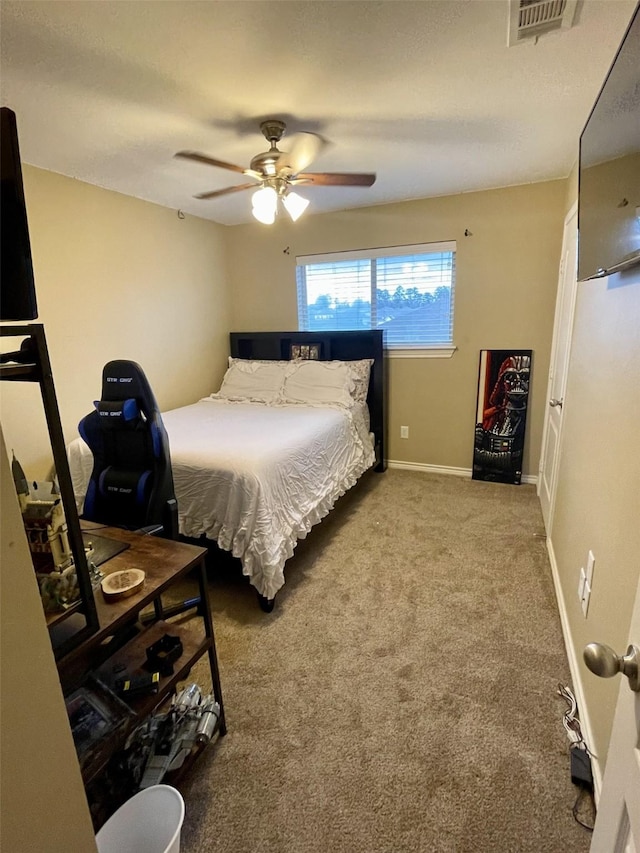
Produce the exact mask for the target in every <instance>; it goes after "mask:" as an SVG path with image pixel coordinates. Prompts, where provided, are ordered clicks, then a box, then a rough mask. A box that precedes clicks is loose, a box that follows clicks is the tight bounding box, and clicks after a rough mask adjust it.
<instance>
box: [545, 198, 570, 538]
mask: <svg viewBox="0 0 640 853" xmlns="http://www.w3.org/2000/svg"><path fill="white" fill-rule="evenodd" d="M577 215H578V202H577V200H576V201H575V202H574V203H573V204H572V205H571V208H570V209H569V211H568V213H567V214H566V216H565V218H564V225H563V232H562V248H561V250H560V266H559V271H558V289H557V292H556V307H555V314H554V319H553V337H552V339H551V358H550V361H549V376H548V379H547V392H546V397H545V415H544V424H543V428H542V443H541V445H540V460H539V463H538V480H537V484H536V494H537V496H538V500H540V491H541V488H542V475H543V465H544V458H545V453H546V449H547V442H548V440H549V417H550V414H551V410H550V408H549V404H548V401H549V399H550V397H551V390H552V385H553V380H554V378H555V366H556V362H557V355H558V352H557V350H558V345H559V341H560V321H561V316H562V305H563V297H564V288H565V287H566V286H569V287H570V288H571V293H570V310H569V313H568V316H567V322H568V324H569V328H568V330H567V336H566V347H567V357H566V359H565V366H564V377H563V378H562V388H563V396H564V391H565V390H566V386H567V376H568V374H569V361H570V355H571V340H572V336H573V326H574V318H575V312H576V300H577V295H578V280H577V269H578V267H577V243H576V275H575V276H573V277H572V278H571V279H570V281H568V282H566V281H565V276H564V273H565V270H564V264H565V257H566V254H567V237H568V234H567V226H568V224H569V222H570V221H571V220H572V219H573V218H574V217H576V230H575V239H576V241H577V239H578V229H577V224H578V223H577ZM563 423H564V413H562V414H561V417H560V425H559V429H558V437H557V442H556V455H555V459H554V467H555V472H554V479H553V488H552V492H551V497H550V501H549V517H548V519H547V521H546V523H545V530H546V534H547V537H549V536H550V534H551V529H552V527H553V514H554V512H555V499H556V492H557V486H558V476H557V471H558V462H559V458H560V454H561V452H562V429H563Z"/></svg>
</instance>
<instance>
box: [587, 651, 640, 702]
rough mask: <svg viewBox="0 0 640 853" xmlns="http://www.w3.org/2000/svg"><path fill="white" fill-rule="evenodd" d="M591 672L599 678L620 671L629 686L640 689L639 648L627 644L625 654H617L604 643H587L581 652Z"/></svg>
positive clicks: (607, 676) (610, 675) (609, 676)
mask: <svg viewBox="0 0 640 853" xmlns="http://www.w3.org/2000/svg"><path fill="white" fill-rule="evenodd" d="M582 656H583V658H584V662H585V663H586V665H587V666H588V667H589V669H590V670H591V672H593V673H594V674H595V675H599V676H600V678H611V677H612V676H613V675H617V673H619V672H621V673H622V674H623V675H626V676H627V678H628V679H629V687H630V688H631V689H632V690H636V691H640V649H639V648H638V646H629V648H628V649H627V653H626V655H617V654H616V653H615V652H614V650H613V649H612V648H611V647H610V646H605V644H604V643H589V645H588V646H585V648H584V652H583V653H582Z"/></svg>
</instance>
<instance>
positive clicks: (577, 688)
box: [547, 537, 602, 806]
mask: <svg viewBox="0 0 640 853" xmlns="http://www.w3.org/2000/svg"><path fill="white" fill-rule="evenodd" d="M547 551H548V553H549V562H550V563H551V574H552V577H553V585H554V587H555V591H556V600H557V602H558V610H559V612H560V623H561V625H562V635H563V637H564V645H565V649H566V652H567V659H568V661H569V670H570V671H571V682H572V684H573V695H574V696H575V697H576V702H577V703H578V715H579V717H580V729H581V731H582V736H583V738H584V740H585V742H586V744H587V746H588V747H589V749H591V748H592V745H593V731H592V728H591V722H590V719H589V712H588V709H587V703H586V701H585V698H584V690H583V688H582V678H581V676H580V667H579V665H578V651H577V649H576V647H575V645H574V642H573V637H572V636H571V630H570V628H569V617H568V615H567V608H566V605H565V600H564V595H563V594H562V587H561V585H560V577H559V574H558V563H557V561H556V555H555V552H554V550H553V543H552V542H551V540H550V539H549V537H547ZM591 772H592V774H593V788H594V798H595V802H596V806H597V805H598V802H599V800H600V791H601V789H602V767H601V766H600V761H599V759H598V757H597V756H596V755H592V756H591Z"/></svg>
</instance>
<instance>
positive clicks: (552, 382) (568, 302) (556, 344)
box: [538, 204, 640, 853]
mask: <svg viewBox="0 0 640 853" xmlns="http://www.w3.org/2000/svg"><path fill="white" fill-rule="evenodd" d="M577 249H578V206H577V204H576V205H574V206H573V208H572V209H571V211H570V212H569V214H568V215H567V218H566V219H565V222H564V235H563V238H562V254H561V257H560V273H559V276H558V295H557V297H556V314H555V320H554V324H553V341H552V344H551V364H550V368H549V384H548V389H547V413H546V416H545V422H544V430H543V434H542V450H541V453H540V471H539V476H538V497H539V499H540V506H541V507H542V517H543V519H544V526H545V529H546V531H547V536H548V535H549V534H550V533H551V525H552V523H553V507H554V499H555V492H556V485H557V474H558V458H559V453H558V451H559V448H560V434H561V430H562V406H563V403H564V389H565V386H566V382H567V373H568V369H569V352H570V349H571V333H572V331H573V315H574V311H575V304H576V289H577V280H576V276H577ZM638 853H640V851H638Z"/></svg>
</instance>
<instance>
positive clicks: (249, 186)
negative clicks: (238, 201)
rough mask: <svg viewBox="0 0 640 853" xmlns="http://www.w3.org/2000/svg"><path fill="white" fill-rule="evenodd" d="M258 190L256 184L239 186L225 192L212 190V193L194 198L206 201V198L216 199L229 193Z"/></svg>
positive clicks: (228, 188)
mask: <svg viewBox="0 0 640 853" xmlns="http://www.w3.org/2000/svg"><path fill="white" fill-rule="evenodd" d="M255 188H256V185H255V184H238V186H237V187H225V189H223V190H212V192H210V193H198V195H194V198H200V199H206V198H215V197H216V196H219V195H228V194H229V193H239V192H241V191H242V190H254V189H255Z"/></svg>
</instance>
